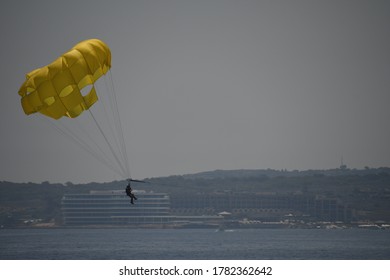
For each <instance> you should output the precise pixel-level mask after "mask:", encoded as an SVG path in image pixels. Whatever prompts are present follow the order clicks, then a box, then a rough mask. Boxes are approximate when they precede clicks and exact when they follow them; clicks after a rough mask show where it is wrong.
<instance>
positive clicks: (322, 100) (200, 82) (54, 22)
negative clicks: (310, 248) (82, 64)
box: [0, 0, 390, 182]
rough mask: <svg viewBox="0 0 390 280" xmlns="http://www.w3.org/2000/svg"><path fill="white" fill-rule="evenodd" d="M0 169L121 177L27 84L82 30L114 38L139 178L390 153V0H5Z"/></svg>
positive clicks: (30, 174)
mask: <svg viewBox="0 0 390 280" xmlns="http://www.w3.org/2000/svg"><path fill="white" fill-rule="evenodd" d="M0 32H1V44H0V50H1V51H0V56H1V57H0V58H1V67H0V71H1V73H0V77H1V82H2V83H1V84H2V87H1V91H2V92H1V95H0V98H1V99H0V101H1V102H0V131H1V145H0V160H1V161H0V163H1V164H0V180H7V181H16V182H24V181H32V182H41V181H46V180H48V181H50V182H67V181H72V182H90V181H98V182H101V181H111V180H114V179H123V178H120V177H118V176H117V175H116V174H115V173H113V172H112V171H111V170H109V169H107V168H106V167H105V166H104V165H102V164H101V163H99V162H97V161H96V160H95V159H94V158H93V157H91V156H90V155H89V154H87V153H86V152H85V151H83V150H82V149H80V148H79V147H78V146H77V145H75V144H74V143H73V142H72V141H69V140H68V139H64V138H63V136H62V135H60V134H59V133H57V132H56V131H54V130H53V129H51V128H50V126H47V124H46V123H44V122H42V121H40V119H37V118H32V117H31V116H26V115H25V114H24V113H23V111H22V109H21V106H20V97H19V95H18V89H19V87H20V85H21V84H22V83H23V81H24V77H25V74H26V73H28V72H29V71H31V70H33V69H35V68H38V67H41V66H44V65H46V64H48V63H50V62H52V61H53V60H54V59H55V58H57V57H58V56H59V55H60V54H62V53H64V52H65V51H67V50H69V49H70V48H71V47H72V46H73V45H75V44H76V43H78V42H79V41H82V40H85V39H89V38H99V39H101V40H103V41H105V42H106V43H107V44H108V45H109V47H110V48H111V51H112V57H113V60H112V70H111V71H112V75H113V79H114V84H115V90H116V93H117V100H118V102H119V111H120V115H121V118H122V125H123V129H124V133H125V140H126V147H127V151H128V155H129V158H130V165H131V174H132V176H133V177H135V178H146V177H157V176H168V175H179V174H185V173H194V172H200V171H206V170H214V169H244V168H250V169H263V168H273V169H288V170H292V169H298V170H306V169H317V168H321V169H327V168H335V167H338V166H339V165H340V160H341V157H343V159H344V162H345V163H346V164H347V165H348V166H349V167H351V168H364V167H365V166H369V167H380V166H387V167H388V166H390V147H389V143H390V132H389V121H390V109H389V105H390V104H389V100H390V97H389V94H390V92H389V89H390V75H389V74H390V2H389V1H357V0H351V1H342V0H337V1H329V0H327V1H313V0H310V1H309V0H308V1H290V0H286V1H274V0H272V1H271V0H270V1H260V0H254V1H245V0H240V1H238V0H237V1H212V0H207V1H206V0H205V1H202V0H197V1H183V0H177V1H174V0H172V1H166V0H156V1H143V0H142V1H141V0H139V1H80V0H79V1H73V0H67V1H53V0H51V1H15V0H12V1H8V0H6V1H1V3H0Z"/></svg>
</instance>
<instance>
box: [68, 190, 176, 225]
mask: <svg viewBox="0 0 390 280" xmlns="http://www.w3.org/2000/svg"><path fill="white" fill-rule="evenodd" d="M134 194H135V195H136V196H137V198H138V200H137V201H135V204H130V199H129V197H128V196H126V194H125V192H124V191H122V190H121V191H116V190H113V191H90V192H89V193H85V194H66V195H64V197H63V198H62V201H61V208H62V214H63V223H64V225H140V224H165V223H170V222H171V219H172V217H171V216H169V213H170V200H169V196H168V195H167V194H165V193H153V192H144V191H139V192H134Z"/></svg>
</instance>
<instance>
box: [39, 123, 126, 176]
mask: <svg viewBox="0 0 390 280" xmlns="http://www.w3.org/2000/svg"><path fill="white" fill-rule="evenodd" d="M41 116H42V115H41ZM42 119H43V120H44V121H45V122H47V123H48V124H49V125H51V126H52V127H53V128H54V129H55V130H57V132H58V133H59V134H61V135H63V136H65V137H67V138H68V139H70V140H72V141H73V142H74V143H76V144H77V145H78V146H79V147H80V148H82V149H83V150H84V151H86V152H88V153H89V154H90V155H91V156H93V157H94V158H95V159H97V160H98V161H99V162H101V163H102V164H104V165H105V166H106V167H108V168H109V169H110V170H111V171H113V172H115V173H116V174H118V175H120V176H123V174H121V173H119V172H118V171H117V169H116V168H115V167H114V164H113V163H112V162H110V161H108V160H107V159H109V157H106V156H104V154H105V153H104V152H103V151H102V150H101V148H100V147H99V145H97V144H96V143H95V145H96V146H97V147H98V149H99V151H100V153H97V152H96V151H94V150H93V149H92V148H91V145H89V144H88V143H87V142H86V141H84V140H83V138H81V137H78V136H77V134H76V133H73V132H72V130H71V129H69V128H68V127H66V125H65V124H64V123H56V122H54V121H52V119H49V118H45V117H42Z"/></svg>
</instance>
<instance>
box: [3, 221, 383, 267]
mask: <svg viewBox="0 0 390 280" xmlns="http://www.w3.org/2000/svg"><path fill="white" fill-rule="evenodd" d="M0 259H2V260H18V259H22V260H34V259H37V260H52V259H57V260H96V259H99V260H123V259H133V260H135V259H136V260H194V259H206V260H220V259H226V260H228V259H234V260H249V259H251V260H273V259H276V260H343V259H346V260H390V230H367V229H345V230H325V229H288V230H286V229H237V230H229V231H225V232H216V231H215V230H214V229H179V230H178V229H126V228H121V229H72V228H69V229H68V228H61V229H1V230H0Z"/></svg>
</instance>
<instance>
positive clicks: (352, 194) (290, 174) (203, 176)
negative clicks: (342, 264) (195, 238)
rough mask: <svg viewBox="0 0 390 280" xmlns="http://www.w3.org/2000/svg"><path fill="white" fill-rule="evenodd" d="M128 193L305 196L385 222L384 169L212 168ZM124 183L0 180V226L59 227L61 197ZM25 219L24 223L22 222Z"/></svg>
mask: <svg viewBox="0 0 390 280" xmlns="http://www.w3.org/2000/svg"><path fill="white" fill-rule="evenodd" d="M145 180H146V181H147V182H148V183H145V184H141V183H134V184H133V189H135V190H139V189H142V190H146V191H154V192H164V193H168V194H169V195H170V196H171V200H172V205H173V206H174V205H175V203H174V202H175V201H174V200H175V199H187V197H189V198H191V197H195V196H203V195H207V194H216V193H225V194H226V193H230V194H242V195H249V196H250V195H251V194H253V195H261V194H267V195H274V196H278V195H283V196H293V195H306V196H310V197H316V196H322V197H327V198H332V199H337V200H339V201H341V202H342V203H343V204H346V205H348V207H350V208H352V209H354V211H357V212H359V213H369V215H368V214H367V217H369V218H370V219H376V220H386V221H390V169H389V168H377V169H364V170H355V169H354V170H350V169H345V170H341V169H333V170H307V171H286V170H284V171H278V170H270V169H268V170H230V171H227V170H216V171H209V172H202V173H197V174H187V175H180V176H168V177H158V178H146V179H145ZM125 185H126V182H125V181H114V182H109V183H89V184H72V183H70V182H69V183H66V184H51V183H49V182H42V183H41V184H36V183H12V182H4V181H3V182H0V225H2V226H17V225H21V224H23V223H28V221H29V220H36V219H39V220H41V221H46V222H49V221H51V222H53V221H55V222H56V223H57V224H60V223H61V209H60V203H61V198H62V196H63V195H64V194H65V193H83V192H89V191H90V190H112V189H115V190H118V189H124V187H125ZM26 221H27V222H26Z"/></svg>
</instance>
